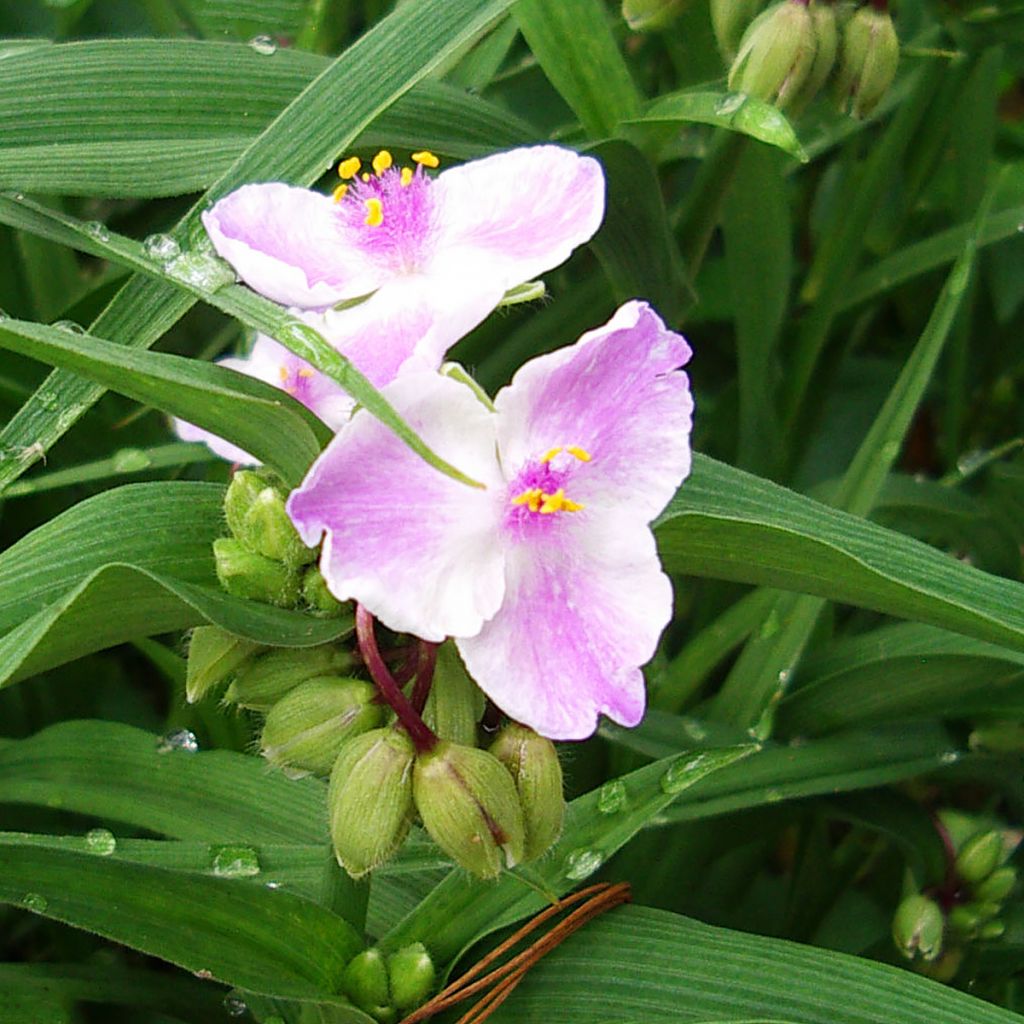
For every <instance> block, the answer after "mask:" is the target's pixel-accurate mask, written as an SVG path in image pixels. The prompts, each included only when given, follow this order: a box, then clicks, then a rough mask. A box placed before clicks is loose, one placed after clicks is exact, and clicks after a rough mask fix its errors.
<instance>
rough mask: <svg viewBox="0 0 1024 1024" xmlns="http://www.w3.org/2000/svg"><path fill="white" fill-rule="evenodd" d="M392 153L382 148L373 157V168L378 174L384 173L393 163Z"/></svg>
mask: <svg viewBox="0 0 1024 1024" xmlns="http://www.w3.org/2000/svg"><path fill="white" fill-rule="evenodd" d="M392 162H393V161H392V159H391V154H390V153H389V152H388V151H387V150H386V149H382V150H381V151H380V152H379V153H378V154H377V155H376V156H375V157H374V158H373V169H374V170H375V171H376V172H377V173H378V174H383V173H384V172H385V171H386V170H387V169H388V168H389V167H390V166H391V164H392Z"/></svg>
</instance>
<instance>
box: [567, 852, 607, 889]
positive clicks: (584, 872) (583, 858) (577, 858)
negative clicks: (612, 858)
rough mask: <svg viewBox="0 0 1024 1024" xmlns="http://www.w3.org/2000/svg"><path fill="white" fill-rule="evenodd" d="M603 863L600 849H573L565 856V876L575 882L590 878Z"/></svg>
mask: <svg viewBox="0 0 1024 1024" xmlns="http://www.w3.org/2000/svg"><path fill="white" fill-rule="evenodd" d="M603 863H604V856H603V854H602V853H601V851H600V850H573V851H572V853H570V854H569V855H568V856H567V857H566V858H565V877H566V878H569V879H572V880H573V881H574V882H578V881H580V880H582V879H584V878H589V877H590V876H591V875H592V874H593V873H594V872H595V871H596V870H597V869H598V868H599V867H600V866H601V865H602V864H603Z"/></svg>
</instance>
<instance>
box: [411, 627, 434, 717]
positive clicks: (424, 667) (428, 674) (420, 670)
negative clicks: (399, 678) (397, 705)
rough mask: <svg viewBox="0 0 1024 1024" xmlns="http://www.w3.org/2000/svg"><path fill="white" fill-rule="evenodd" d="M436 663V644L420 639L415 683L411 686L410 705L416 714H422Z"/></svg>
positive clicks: (432, 680)
mask: <svg viewBox="0 0 1024 1024" xmlns="http://www.w3.org/2000/svg"><path fill="white" fill-rule="evenodd" d="M436 664H437V644H432V643H430V642H429V641H428V640H421V641H420V654H419V658H418V659H417V661H416V685H415V686H414V687H413V688H412V706H413V707H414V708H415V709H416V714H418V715H422V714H423V709H424V708H425V707H426V706H427V698H428V697H429V696H430V687H431V685H432V684H433V682H434V666H435V665H436Z"/></svg>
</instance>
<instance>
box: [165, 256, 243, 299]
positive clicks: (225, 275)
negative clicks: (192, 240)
mask: <svg viewBox="0 0 1024 1024" xmlns="http://www.w3.org/2000/svg"><path fill="white" fill-rule="evenodd" d="M165 269H166V270H167V273H168V274H170V275H171V277H173V278H176V279H177V280H179V281H181V282H183V283H184V284H188V285H191V286H192V287H193V288H201V289H202V290H203V291H207V292H215V291H216V290H217V289H218V288H223V287H224V285H226V284H233V283H234V282H235V281H236V280H237V278H236V276H235V272H234V270H232V269H231V267H230V266H228V264H227V263H225V262H224V261H223V260H220V259H217V257H216V256H213V255H211V254H210V253H196V252H185V253H182V254H181V255H180V256H178V257H177V258H175V259H172V260H171V262H170V263H168V264H167V266H166V268H165Z"/></svg>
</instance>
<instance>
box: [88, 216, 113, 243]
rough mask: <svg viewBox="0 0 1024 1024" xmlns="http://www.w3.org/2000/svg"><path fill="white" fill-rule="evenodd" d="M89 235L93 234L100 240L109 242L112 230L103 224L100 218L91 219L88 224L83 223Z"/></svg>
mask: <svg viewBox="0 0 1024 1024" xmlns="http://www.w3.org/2000/svg"><path fill="white" fill-rule="evenodd" d="M82 229H83V230H84V231H85V233H86V234H87V235H91V236H92V237H93V238H95V239H96V240H97V241H99V242H109V241H110V232H109V231H108V230H107V226H106V224H102V223H101V222H100V221H98V220H91V221H89V223H88V224H85V225H83V228H82Z"/></svg>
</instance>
